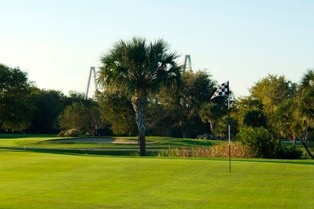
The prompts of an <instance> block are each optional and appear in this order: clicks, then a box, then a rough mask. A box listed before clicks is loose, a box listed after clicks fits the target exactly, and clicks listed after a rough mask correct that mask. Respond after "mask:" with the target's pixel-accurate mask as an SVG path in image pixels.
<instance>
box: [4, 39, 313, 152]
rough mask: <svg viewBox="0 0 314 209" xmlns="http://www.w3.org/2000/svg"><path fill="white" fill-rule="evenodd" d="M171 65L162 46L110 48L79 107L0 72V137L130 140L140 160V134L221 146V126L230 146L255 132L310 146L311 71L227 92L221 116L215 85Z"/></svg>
mask: <svg viewBox="0 0 314 209" xmlns="http://www.w3.org/2000/svg"><path fill="white" fill-rule="evenodd" d="M177 58H178V55H177V54H176V53H174V52H170V51H169V46H168V45H167V43H166V42H165V41H164V40H157V41H155V42H150V43H148V42H147V41H146V40H145V39H141V38H133V39H132V40H130V41H122V40H121V41H118V42H117V43H116V44H115V45H113V48H112V49H111V50H110V51H109V52H108V53H107V54H105V55H103V56H102V57H101V63H102V65H101V67H100V70H99V72H98V75H97V80H98V83H99V85H101V86H102V87H103V88H101V89H102V90H100V91H97V92H96V93H95V95H94V98H93V99H87V100H86V99H84V95H83V94H81V93H77V92H70V93H69V96H66V95H64V94H63V93H61V92H59V91H55V90H45V89H39V88H37V87H36V86H35V85H34V84H33V83H32V82H31V81H29V80H28V78H27V74H26V73H25V72H23V71H21V70H20V69H19V68H11V67H8V66H6V65H4V64H1V65H0V79H1V80H0V85H1V86H0V87H1V88H0V95H1V96H0V125H1V132H22V131H23V132H25V133H59V132H64V131H66V130H69V129H77V130H78V131H80V132H81V133H82V134H89V135H100V134H105V135H109V134H115V135H138V136H139V144H140V151H141V154H142V155H145V150H146V142H145V135H146V134H149V135H164V136H175V137H197V136H201V137H205V138H213V139H217V138H221V139H224V138H226V136H227V124H230V125H231V133H232V136H233V137H235V136H236V135H238V138H241V136H245V135H246V133H253V132H254V131H256V130H262V131H259V132H258V133H264V134H265V135H267V134H269V135H271V136H272V137H271V138H276V139H279V140H282V139H285V140H292V141H295V140H299V141H300V142H301V143H302V144H303V145H304V146H306V141H308V140H311V139H312V130H313V128H314V101H313V100H314V86H313V85H314V70H308V71H307V72H306V73H305V74H304V76H303V78H302V80H301V82H300V83H293V82H291V81H289V80H287V79H286V78H285V76H283V75H280V76H278V75H268V76H267V77H265V78H262V79H261V80H259V81H258V82H256V83H255V85H254V86H253V87H251V88H250V91H249V93H250V94H249V96H245V97H239V98H234V97H233V96H232V91H230V94H229V96H230V98H231V108H230V110H228V108H227V106H228V105H227V98H226V97H217V98H215V99H213V100H211V99H210V98H211V96H212V95H213V93H214V92H215V91H216V90H217V84H218V83H217V81H215V80H214V79H213V78H212V76H211V75H210V74H209V73H208V72H206V71H205V70H198V71H186V70H185V69H183V68H182V67H181V66H180V65H179V64H178V63H177V62H176V59H177ZM231 90H232V89H231ZM252 130H253V132H252ZM265 130H266V132H267V133H266V132H265ZM205 133H206V134H205ZM254 133H257V132H254ZM204 134H205V135H204ZM262 138H263V137H262ZM243 140H244V139H243ZM245 140H246V139H245ZM245 140H244V141H245ZM246 143H249V142H247V141H246ZM308 153H309V154H310V151H309V152H308Z"/></svg>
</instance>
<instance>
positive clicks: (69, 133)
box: [58, 129, 81, 137]
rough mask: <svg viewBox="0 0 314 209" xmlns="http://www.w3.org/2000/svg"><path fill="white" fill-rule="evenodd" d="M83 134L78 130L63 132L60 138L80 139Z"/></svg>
mask: <svg viewBox="0 0 314 209" xmlns="http://www.w3.org/2000/svg"><path fill="white" fill-rule="evenodd" d="M80 135H81V133H80V132H79V131H78V130H77V129H70V130H67V131H61V132H60V133H59V134H58V136H61V137H79V136H80Z"/></svg>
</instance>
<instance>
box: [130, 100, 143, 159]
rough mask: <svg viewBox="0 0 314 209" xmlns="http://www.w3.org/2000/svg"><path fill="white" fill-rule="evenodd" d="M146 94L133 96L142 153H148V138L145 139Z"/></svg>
mask: <svg viewBox="0 0 314 209" xmlns="http://www.w3.org/2000/svg"><path fill="white" fill-rule="evenodd" d="M145 105H146V97H145V96H132V106H133V109H134V111H135V119H136V124H137V129H138V142H139V145H140V155H141V156H145V155H146V139H145V111H144V109H145Z"/></svg>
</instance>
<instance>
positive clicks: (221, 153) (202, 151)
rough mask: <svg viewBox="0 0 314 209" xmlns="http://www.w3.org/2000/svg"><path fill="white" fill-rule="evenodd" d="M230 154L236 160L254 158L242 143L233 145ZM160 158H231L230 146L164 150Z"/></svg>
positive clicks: (220, 145) (160, 153) (159, 154)
mask: <svg viewBox="0 0 314 209" xmlns="http://www.w3.org/2000/svg"><path fill="white" fill-rule="evenodd" d="M230 153H231V156H232V157H234V158H250V157H252V153H251V150H250V149H249V147H247V146H244V145H242V144H241V143H231V145H230ZM158 156H167V157H208V158H220V157H222V158H224V157H228V156H229V145H228V144H225V143H224V144H219V145H214V146H211V147H195V148H186V147H183V148H172V149H164V150H161V151H160V152H159V153H158Z"/></svg>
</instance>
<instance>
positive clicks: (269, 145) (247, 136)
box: [237, 127, 302, 159]
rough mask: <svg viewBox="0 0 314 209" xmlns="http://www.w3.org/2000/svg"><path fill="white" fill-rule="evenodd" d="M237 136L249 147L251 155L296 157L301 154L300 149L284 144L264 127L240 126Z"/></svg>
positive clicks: (283, 157) (282, 157)
mask: <svg viewBox="0 0 314 209" xmlns="http://www.w3.org/2000/svg"><path fill="white" fill-rule="evenodd" d="M237 137H238V138H239V140H240V142H241V143H242V144H244V145H246V146H248V147H249V148H250V149H251V151H252V154H253V157H261V158H281V159H297V158H301V156H302V151H300V150H298V149H297V148H296V147H295V146H292V147H287V146H285V145H284V144H282V143H281V141H280V140H278V139H275V138H274V137H273V136H272V135H271V133H270V132H269V131H268V130H267V129H265V128H264V127H257V128H252V127H245V128H242V129H241V130H240V132H239V133H238V134H237Z"/></svg>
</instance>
